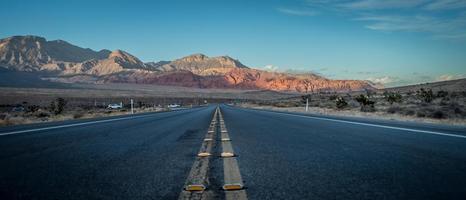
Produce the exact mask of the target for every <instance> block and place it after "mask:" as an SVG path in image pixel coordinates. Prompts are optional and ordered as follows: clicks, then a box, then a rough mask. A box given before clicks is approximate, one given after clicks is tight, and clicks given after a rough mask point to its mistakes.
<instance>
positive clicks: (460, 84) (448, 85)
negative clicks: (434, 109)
mask: <svg viewBox="0 0 466 200" xmlns="http://www.w3.org/2000/svg"><path fill="white" fill-rule="evenodd" d="M421 88H424V89H432V91H434V92H436V91H439V90H444V91H450V92H465V91H466V78H463V79H457V80H450V81H439V82H432V83H423V84H415V85H408V86H401V87H392V88H386V89H383V90H387V91H398V92H410V91H411V92H415V91H417V90H420V89H421Z"/></svg>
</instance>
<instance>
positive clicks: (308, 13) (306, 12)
mask: <svg viewBox="0 0 466 200" xmlns="http://www.w3.org/2000/svg"><path fill="white" fill-rule="evenodd" d="M277 11H278V12H281V13H283V14H287V15H297V16H314V15H317V14H318V12H316V11H311V10H297V9H289V8H277Z"/></svg>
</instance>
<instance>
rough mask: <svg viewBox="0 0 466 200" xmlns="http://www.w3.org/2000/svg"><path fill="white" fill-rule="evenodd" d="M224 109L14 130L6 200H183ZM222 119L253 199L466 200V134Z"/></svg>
mask: <svg viewBox="0 0 466 200" xmlns="http://www.w3.org/2000/svg"><path fill="white" fill-rule="evenodd" d="M214 109H215V107H214V106H210V107H204V108H196V109H190V110H182V111H176V112H167V113H156V114H149V115H138V116H136V117H134V118H121V117H116V118H110V119H109V120H108V121H104V122H99V123H94V122H93V121H92V120H87V121H79V122H76V121H74V122H60V123H54V124H41V125H28V126H16V127H8V128H2V129H0V135H1V134H2V133H6V132H12V131H15V132H16V134H11V135H3V136H0V199H177V198H178V195H179V194H180V191H181V188H182V187H183V184H184V183H185V181H186V178H187V177H188V174H189V172H190V169H191V167H192V165H193V162H194V161H195V155H196V154H197V153H198V151H199V147H201V145H202V141H203V138H204V137H205V135H206V133H207V130H208V127H209V124H210V122H211V120H212V115H213V112H214ZM221 111H222V114H223V117H224V121H225V125H226V129H227V130H228V133H229V136H230V138H231V139H232V141H231V144H232V145H233V149H234V151H235V153H236V154H238V155H239V156H238V157H237V161H238V165H239V170H240V173H241V176H242V178H243V180H244V182H245V185H246V186H247V189H246V191H247V196H248V198H249V199H466V129H465V128H462V127H448V126H434V125H425V124H413V123H394V122H389V121H376V120H361V119H352V118H335V117H333V118H321V117H320V116H317V117H316V116H311V117H308V116H302V115H296V114H286V113H276V112H266V111H257V110H249V109H241V108H236V107H230V106H221ZM77 123H78V125H76V124H77ZM79 123H81V124H79ZM52 126H62V127H61V128H56V129H48V130H44V129H41V128H46V127H52ZM31 129H35V130H36V131H33V132H18V131H23V130H31ZM214 148H215V149H216V150H214V152H216V153H219V151H220V149H221V148H220V147H219V146H218V145H217V147H214ZM212 159H213V162H211V163H212V166H211V167H210V170H211V171H210V172H208V173H209V174H210V176H211V177H209V180H210V181H211V183H213V184H215V187H218V186H220V185H221V183H222V180H223V177H221V176H222V175H223V173H222V170H223V168H221V167H222V162H221V161H220V158H217V157H213V158H212ZM208 189H210V190H214V191H213V192H214V193H216V197H220V198H221V194H222V192H221V191H218V190H217V189H216V188H212V187H211V188H208Z"/></svg>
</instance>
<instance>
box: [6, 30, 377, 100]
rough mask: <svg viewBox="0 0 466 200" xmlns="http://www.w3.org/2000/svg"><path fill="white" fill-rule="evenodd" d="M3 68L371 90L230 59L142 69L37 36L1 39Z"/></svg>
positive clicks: (102, 78)
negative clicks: (257, 66) (272, 70)
mask: <svg viewBox="0 0 466 200" xmlns="http://www.w3.org/2000/svg"><path fill="white" fill-rule="evenodd" d="M0 67H3V68H5V69H6V70H11V71H21V72H29V73H33V74H37V75H38V76H39V75H40V76H42V75H44V74H46V77H47V79H48V80H52V81H58V82H65V83H137V84H157V85H175V86H183V87H196V88H234V89H259V90H275V91H291V92H303V93H304V92H317V91H355V90H364V89H372V88H373V87H372V86H371V84H370V83H368V82H366V81H360V80H331V79H327V78H324V77H322V76H319V75H316V74H310V73H307V74H290V73H279V72H270V71H265V70H259V69H253V68H250V67H248V66H245V65H244V64H242V63H241V62H239V61H238V60H236V59H233V58H231V57H229V56H219V57H208V56H206V55H203V54H193V55H189V56H186V57H183V58H180V59H176V60H173V61H160V62H147V63H144V62H142V61H141V60H140V59H138V58H137V57H135V56H133V55H131V54H129V53H127V52H125V51H122V50H115V51H109V50H106V49H104V50H100V51H94V50H92V49H88V48H81V47H78V46H75V45H73V44H70V43H68V42H66V41H63V40H53V41H47V40H46V39H45V38H43V37H39V36H13V37H9V38H4V39H1V40H0ZM18 78H21V77H18Z"/></svg>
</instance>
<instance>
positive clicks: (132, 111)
mask: <svg viewBox="0 0 466 200" xmlns="http://www.w3.org/2000/svg"><path fill="white" fill-rule="evenodd" d="M133 104H134V101H133V99H131V114H134V107H133Z"/></svg>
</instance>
